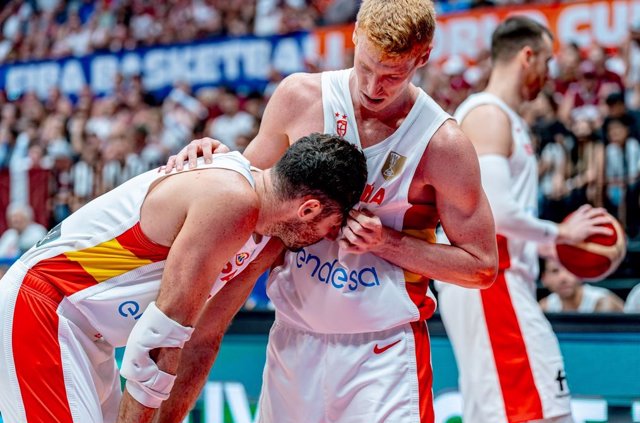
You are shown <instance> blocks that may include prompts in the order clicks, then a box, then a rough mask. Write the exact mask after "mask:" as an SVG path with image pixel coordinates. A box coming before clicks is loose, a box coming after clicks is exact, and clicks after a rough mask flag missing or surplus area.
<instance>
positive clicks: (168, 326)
mask: <svg viewBox="0 0 640 423" xmlns="http://www.w3.org/2000/svg"><path fill="white" fill-rule="evenodd" d="M192 333H193V328H190V327H185V326H182V325H181V324H180V323H178V322H176V321H175V320H173V319H171V318H170V317H168V316H167V315H166V314H164V313H163V312H162V310H160V309H159V308H158V307H157V306H156V303H155V301H154V302H151V303H150V304H149V306H148V307H147V309H146V310H145V311H144V313H143V314H142V317H140V320H138V322H137V323H136V324H135V326H134V327H133V330H132V331H131V334H130V335H129V339H128V340H127V346H126V348H125V351H124V357H123V359H122V367H121V368H120V374H121V375H122V377H124V378H125V379H127V391H129V394H131V396H132V397H133V398H134V399H135V400H136V401H138V402H139V403H140V404H142V405H144V406H146V407H149V408H158V407H160V404H162V401H164V400H166V399H167V398H169V393H170V392H171V388H172V387H173V383H174V382H175V379H176V376H175V375H171V374H169V373H166V372H163V371H162V370H160V369H159V368H158V366H157V364H156V362H155V361H153V360H152V359H151V357H150V356H149V352H150V351H151V350H153V349H155V348H182V347H183V346H184V344H185V342H187V341H188V340H189V338H191V334H192Z"/></svg>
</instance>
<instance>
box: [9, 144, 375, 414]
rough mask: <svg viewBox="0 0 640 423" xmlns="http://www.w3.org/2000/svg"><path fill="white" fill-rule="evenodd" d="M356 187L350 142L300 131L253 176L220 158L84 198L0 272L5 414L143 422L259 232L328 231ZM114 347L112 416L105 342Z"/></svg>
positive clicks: (291, 235) (253, 250) (263, 243)
mask: <svg viewBox="0 0 640 423" xmlns="http://www.w3.org/2000/svg"><path fill="white" fill-rule="evenodd" d="M365 182H366V161H365V158H364V155H363V154H362V152H361V151H359V150H358V149H357V148H356V147H355V146H353V145H352V144H350V143H347V142H345V141H344V140H342V139H341V138H339V137H336V136H332V135H321V134H312V135H311V136H308V137H303V138H301V139H300V140H299V141H298V142H297V143H295V144H294V145H293V146H292V147H291V148H289V149H288V150H287V151H286V152H285V154H284V156H283V157H282V159H280V161H278V163H276V165H275V167H274V168H272V169H270V170H266V171H264V172H261V171H255V170H251V169H250V166H249V162H248V161H247V160H246V159H245V158H243V157H242V156H241V155H240V154H239V153H229V154H222V155H218V156H216V157H215V159H214V160H212V163H211V164H209V165H205V166H203V167H201V168H200V169H197V170H194V171H190V172H184V173H177V174H172V175H166V174H165V173H164V172H161V171H160V169H158V170H153V171H149V172H146V173H144V174H142V175H140V176H138V177H135V178H133V179H131V180H130V181H128V182H126V183H124V184H123V185H121V186H119V187H118V188H116V189H114V190H112V191H111V192H109V193H107V194H104V195H103V196H101V197H99V198H97V199H95V200H93V201H92V202H90V203H88V204H87V205H86V206H84V207H82V208H81V209H80V210H78V211H77V212H76V213H74V214H73V215H71V216H70V217H69V218H67V219H66V220H64V221H63V222H62V223H61V224H60V225H58V226H56V227H55V228H54V229H52V230H51V231H50V232H49V234H48V235H47V236H46V237H45V238H43V239H42V240H41V241H40V242H39V243H38V244H37V245H36V246H35V247H34V248H32V249H31V250H29V251H28V252H27V253H25V255H23V256H22V257H21V258H20V259H19V260H18V261H17V262H16V263H15V264H14V265H13V266H12V267H11V268H10V269H9V271H8V272H7V274H6V275H5V276H4V277H3V278H2V280H1V281H0V322H2V324H1V325H0V348H2V353H1V354H0V410H1V412H2V416H3V418H4V421H5V422H6V423H22V422H29V423H45V422H46V423H103V422H104V423H109V422H115V421H116V418H118V422H121V423H134V422H135V423H142V422H147V421H150V419H151V418H152V417H153V414H154V412H155V411H156V409H157V408H158V407H159V406H160V405H161V403H162V402H163V401H164V400H166V399H167V397H168V396H169V394H170V392H171V389H172V385H173V384H174V380H175V376H174V375H175V374H176V370H177V369H178V365H179V363H180V360H181V357H180V355H181V348H182V347H183V346H184V344H185V342H187V341H188V340H189V339H190V337H191V335H192V333H194V335H196V336H194V340H192V342H191V343H190V344H189V345H191V344H193V341H195V340H196V339H198V337H199V340H198V341H197V342H200V343H204V342H206V339H205V338H206V336H205V337H203V336H201V335H199V332H202V331H203V332H204V333H209V334H213V335H215V334H216V332H217V331H213V332H212V331H209V330H208V329H207V326H208V325H210V324H213V325H215V323H213V322H215V320H216V319H217V318H218V314H217V312H218V311H222V313H223V314H228V310H226V309H225V308H224V307H225V306H224V304H220V303H217V302H215V301H207V297H208V296H209V297H211V296H214V295H216V293H217V292H218V291H220V290H221V289H222V288H223V286H225V283H226V282H228V281H229V280H231V279H232V278H233V277H234V275H235V274H238V273H240V272H242V270H243V269H245V268H246V267H247V266H248V265H249V263H250V262H251V261H252V260H253V259H254V258H255V257H256V256H257V255H258V254H260V253H261V251H264V250H265V249H267V250H268V249H273V248H274V247H273V246H272V245H273V243H272V242H270V241H269V236H272V237H278V238H279V239H280V240H282V242H283V243H284V244H285V245H286V246H287V247H289V248H293V249H299V248H302V247H306V246H308V245H310V244H313V243H315V242H317V241H318V240H320V239H321V238H323V237H325V236H329V237H332V238H334V237H335V236H336V235H337V233H338V231H339V229H340V227H341V226H342V222H344V220H345V219H346V213H347V211H348V210H349V209H350V208H351V207H353V206H354V205H355V203H356V202H357V200H358V198H359V196H360V193H361V192H362V189H363V188H364V185H365ZM203 188H204V189H203ZM177 192H178V193H179V194H180V198H179V200H177V201H176V198H175V194H176V193H177ZM274 241H275V240H274ZM270 245H271V246H270ZM229 257H231V260H229ZM260 261H261V259H258V260H256V261H254V262H253V263H252V264H256V265H260V266H261V269H260V270H261V271H264V270H265V269H266V266H267V265H268V264H269V263H262V264H260ZM262 261H264V260H262ZM231 285H232V286H237V284H236V283H232V284H231ZM242 291H244V292H245V293H246V292H247V291H248V290H247V289H244V290H242ZM223 292H224V290H223ZM245 297H246V295H245ZM236 310H237V308H236ZM143 311H144V314H143V313H142V312H143ZM234 312H235V310H234ZM194 331H195V332H194ZM125 344H126V349H125V353H124V358H123V363H122V368H121V374H122V375H123V376H124V377H125V378H126V379H127V385H126V392H125V395H124V397H123V399H122V402H121V405H120V412H119V417H118V404H119V403H120V398H121V396H122V395H121V391H120V379H119V377H118V372H117V367H116V363H115V360H114V348H115V347H120V346H124V345H125ZM191 347H192V348H191V349H192V350H193V352H194V353H196V352H197V351H198V349H197V348H196V347H197V346H193V345H191Z"/></svg>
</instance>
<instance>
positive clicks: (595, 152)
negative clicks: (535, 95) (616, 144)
mask: <svg viewBox="0 0 640 423" xmlns="http://www.w3.org/2000/svg"><path fill="white" fill-rule="evenodd" d="M571 132H572V135H573V140H574V141H573V146H572V148H571V151H570V158H571V160H570V162H569V166H568V170H567V183H566V188H567V191H568V193H569V196H568V197H569V204H568V205H567V207H568V210H569V211H573V210H575V209H577V208H578V207H580V206H581V205H582V204H585V203H589V204H591V205H593V206H595V207H602V206H603V205H604V198H603V196H604V183H605V146H604V143H603V142H602V140H601V139H600V137H599V136H598V134H597V132H596V130H595V123H594V122H593V121H590V120H587V119H576V121H574V122H573V125H572V126H571Z"/></svg>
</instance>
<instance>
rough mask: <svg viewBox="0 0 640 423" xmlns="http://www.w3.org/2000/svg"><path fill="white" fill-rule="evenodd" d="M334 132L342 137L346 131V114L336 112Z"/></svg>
mask: <svg viewBox="0 0 640 423" xmlns="http://www.w3.org/2000/svg"><path fill="white" fill-rule="evenodd" d="M335 116H336V134H338V135H340V136H341V137H344V136H345V134H346V133H347V115H344V114H342V113H340V112H336V115H335Z"/></svg>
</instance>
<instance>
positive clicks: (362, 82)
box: [353, 0, 436, 111]
mask: <svg viewBox="0 0 640 423" xmlns="http://www.w3.org/2000/svg"><path fill="white" fill-rule="evenodd" d="M435 28H436V13H435V9H434V6H433V2H432V1H431V0H394V1H389V0H363V1H362V4H361V5H360V10H359V12H358V18H357V22H356V28H355V30H354V32H353V42H354V44H355V54H354V68H355V72H356V78H357V87H358V92H357V93H355V95H357V96H358V99H359V101H360V102H361V103H362V105H363V106H364V107H365V108H367V109H369V110H372V111H379V110H382V109H384V108H385V107H387V106H389V105H390V104H391V103H392V102H393V101H394V100H395V99H397V98H398V96H399V95H400V94H401V93H402V91H403V90H404V89H405V88H406V87H407V85H408V84H409V83H410V82H411V79H412V78H413V74H414V73H415V70H416V69H417V68H419V67H421V66H424V64H425V63H426V62H427V60H428V58H429V53H430V52H431V46H432V42H433V35H434V32H435Z"/></svg>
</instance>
